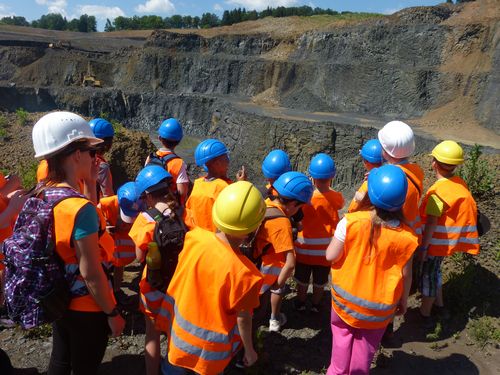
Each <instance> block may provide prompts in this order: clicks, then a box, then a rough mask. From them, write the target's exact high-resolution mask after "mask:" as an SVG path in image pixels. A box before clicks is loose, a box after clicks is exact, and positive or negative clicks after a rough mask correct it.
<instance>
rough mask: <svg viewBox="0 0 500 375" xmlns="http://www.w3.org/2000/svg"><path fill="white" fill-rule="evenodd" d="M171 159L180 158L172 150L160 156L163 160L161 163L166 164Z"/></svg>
mask: <svg viewBox="0 0 500 375" xmlns="http://www.w3.org/2000/svg"><path fill="white" fill-rule="evenodd" d="M173 159H180V157H179V156H177V155H176V154H174V153H173V152H172V153H170V154H167V155H164V156H162V157H161V158H160V160H161V161H162V162H163V164H164V165H165V166H166V165H167V164H168V162H169V161H170V160H173Z"/></svg>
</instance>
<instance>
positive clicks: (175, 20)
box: [170, 14, 184, 29]
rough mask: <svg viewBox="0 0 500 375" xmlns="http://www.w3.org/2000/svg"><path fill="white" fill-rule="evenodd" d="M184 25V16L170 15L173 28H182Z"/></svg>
mask: <svg viewBox="0 0 500 375" xmlns="http://www.w3.org/2000/svg"><path fill="white" fill-rule="evenodd" d="M182 26H184V23H183V22H182V16H181V15H180V14H174V15H173V16H172V17H170V27H171V28H173V29H181V28H182Z"/></svg>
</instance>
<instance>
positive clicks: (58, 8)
mask: <svg viewBox="0 0 500 375" xmlns="http://www.w3.org/2000/svg"><path fill="white" fill-rule="evenodd" d="M35 1H36V3H37V4H38V5H45V6H46V7H47V9H48V12H49V13H59V14H61V15H63V16H66V15H67V13H66V7H67V6H68V2H67V1H66V0H35Z"/></svg>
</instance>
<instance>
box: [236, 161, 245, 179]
mask: <svg viewBox="0 0 500 375" xmlns="http://www.w3.org/2000/svg"><path fill="white" fill-rule="evenodd" d="M236 179H237V180H238V181H246V180H247V172H246V170H245V166H244V165H242V166H241V168H240V169H239V170H238V173H236Z"/></svg>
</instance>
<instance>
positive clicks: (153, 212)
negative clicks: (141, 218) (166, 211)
mask: <svg viewBox="0 0 500 375" xmlns="http://www.w3.org/2000/svg"><path fill="white" fill-rule="evenodd" d="M146 213H147V214H148V215H149V216H151V218H152V219H153V220H154V221H156V222H157V223H159V222H160V221H161V219H162V218H163V214H162V213H161V211H160V210H159V209H157V208H155V207H153V208H150V209H148V210H146Z"/></svg>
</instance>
